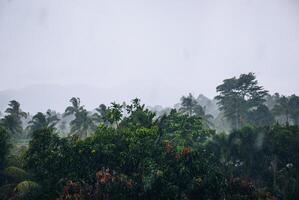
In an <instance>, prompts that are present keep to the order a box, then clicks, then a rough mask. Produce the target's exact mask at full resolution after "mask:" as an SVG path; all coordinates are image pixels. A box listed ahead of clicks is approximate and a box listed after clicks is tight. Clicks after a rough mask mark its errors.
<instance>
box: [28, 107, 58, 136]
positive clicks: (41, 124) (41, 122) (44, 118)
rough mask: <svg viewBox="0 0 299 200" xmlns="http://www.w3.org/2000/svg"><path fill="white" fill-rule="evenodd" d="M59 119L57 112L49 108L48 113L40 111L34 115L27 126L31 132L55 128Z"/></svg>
mask: <svg viewBox="0 0 299 200" xmlns="http://www.w3.org/2000/svg"><path fill="white" fill-rule="evenodd" d="M58 121H59V118H58V117H57V115H56V113H55V112H53V111H51V110H47V112H46V114H43V113H41V112H38V113H37V114H35V115H34V116H33V117H32V120H31V121H30V122H29V126H28V127H27V128H28V129H29V130H30V132H31V133H32V132H34V131H36V130H40V129H44V128H50V129H54V128H55V125H56V124H57V122H58Z"/></svg>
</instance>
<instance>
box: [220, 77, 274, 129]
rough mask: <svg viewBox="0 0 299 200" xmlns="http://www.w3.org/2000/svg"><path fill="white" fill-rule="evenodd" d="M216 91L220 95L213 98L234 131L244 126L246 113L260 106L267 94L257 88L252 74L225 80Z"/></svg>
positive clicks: (261, 88) (260, 88) (256, 82)
mask: <svg viewBox="0 0 299 200" xmlns="http://www.w3.org/2000/svg"><path fill="white" fill-rule="evenodd" d="M216 90H217V92H219V93H220V94H219V95H217V96H216V97H215V99H216V100H218V103H217V104H218V105H219V106H220V110H222V111H223V112H224V114H225V116H226V117H227V118H228V119H229V120H230V122H231V124H232V127H233V128H234V129H239V128H241V127H242V126H244V125H245V124H246V115H247V113H248V112H249V111H250V110H251V109H252V108H255V107H257V106H259V105H262V104H263V103H264V102H265V99H264V97H265V96H266V95H267V94H268V91H266V90H264V89H263V87H262V86H258V81H257V80H256V77H255V74H254V73H248V74H241V75H240V76H239V78H236V77H233V78H230V79H225V80H224V81H223V84H221V85H219V86H217V88H216Z"/></svg>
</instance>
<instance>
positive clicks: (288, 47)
mask: <svg viewBox="0 0 299 200" xmlns="http://www.w3.org/2000/svg"><path fill="white" fill-rule="evenodd" d="M250 71H252V72H255V73H256V75H257V77H258V79H259V81H260V84H261V85H263V86H264V87H265V88H266V89H268V90H270V92H275V91H278V92H280V93H283V94H287V95H289V94H292V93H297V94H298V93H299V87H298V83H299V1H298V0H230V1H223V0H206V1H204V0H193V1H192V0H147V1H146V0H135V1H133V0H125V1H124V0H26V1H24V0H0V90H7V89H18V88H23V87H28V86H31V85H40V84H42V85H47V84H55V85H61V86H66V85H68V86H69V85H87V86H93V87H97V88H99V91H98V93H101V90H109V89H110V90H112V91H113V93H114V97H117V96H118V95H124V96H125V97H124V98H131V97H135V96H139V97H141V98H145V101H146V102H151V103H152V104H162V105H172V104H173V103H175V102H176V101H178V98H179V97H180V96H181V95H183V94H186V93H188V92H193V93H194V94H199V93H203V94H205V95H207V96H208V97H213V96H214V95H215V94H216V89H215V87H216V86H217V85H219V84H220V83H221V82H222V80H223V79H225V78H230V77H232V76H235V75H236V76H238V75H239V74H240V73H248V72H250ZM91 92H93V91H91ZM111 100H113V99H111Z"/></svg>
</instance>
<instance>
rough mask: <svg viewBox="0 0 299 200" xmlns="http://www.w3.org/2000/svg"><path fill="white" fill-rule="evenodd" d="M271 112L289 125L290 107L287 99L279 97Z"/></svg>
mask: <svg viewBox="0 0 299 200" xmlns="http://www.w3.org/2000/svg"><path fill="white" fill-rule="evenodd" d="M272 112H273V114H274V115H275V116H282V117H284V120H285V122H286V124H289V121H290V120H289V119H290V112H291V106H290V102H289V99H288V97H286V96H281V97H280V98H279V99H278V101H277V104H275V106H274V107H273V109H272Z"/></svg>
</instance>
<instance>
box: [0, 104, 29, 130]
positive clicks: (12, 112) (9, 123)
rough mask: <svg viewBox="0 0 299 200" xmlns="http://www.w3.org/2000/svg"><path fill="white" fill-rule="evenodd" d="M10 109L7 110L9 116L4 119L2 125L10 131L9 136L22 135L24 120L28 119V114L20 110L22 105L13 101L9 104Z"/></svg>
mask: <svg viewBox="0 0 299 200" xmlns="http://www.w3.org/2000/svg"><path fill="white" fill-rule="evenodd" d="M8 105H9V108H7V109H6V111H5V113H7V115H6V116H5V117H4V118H3V119H2V124H3V125H4V127H5V128H6V129H7V130H8V132H9V134H12V135H16V134H21V133H22V131H23V127H22V118H26V117H27V113H25V112H23V111H22V110H21V108H20V103H19V102H17V101H15V100H12V101H10V102H9V104H8Z"/></svg>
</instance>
